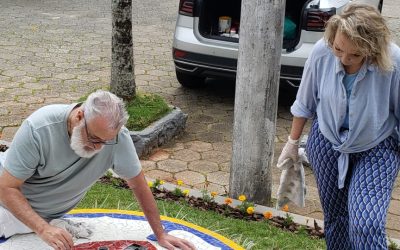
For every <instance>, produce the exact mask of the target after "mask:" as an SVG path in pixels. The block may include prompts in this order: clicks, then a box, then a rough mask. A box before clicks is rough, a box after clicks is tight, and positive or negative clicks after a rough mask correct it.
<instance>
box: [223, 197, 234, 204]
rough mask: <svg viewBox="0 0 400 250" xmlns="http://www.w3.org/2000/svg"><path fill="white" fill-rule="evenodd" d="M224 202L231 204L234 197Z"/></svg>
mask: <svg viewBox="0 0 400 250" xmlns="http://www.w3.org/2000/svg"><path fill="white" fill-rule="evenodd" d="M224 202H225V204H227V205H229V204H231V203H232V199H231V198H226V199H225V201H224Z"/></svg>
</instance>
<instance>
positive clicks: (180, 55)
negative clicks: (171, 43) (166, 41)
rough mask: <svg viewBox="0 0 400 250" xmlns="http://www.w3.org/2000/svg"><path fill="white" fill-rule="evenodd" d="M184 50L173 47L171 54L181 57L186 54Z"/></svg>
mask: <svg viewBox="0 0 400 250" xmlns="http://www.w3.org/2000/svg"><path fill="white" fill-rule="evenodd" d="M186 54H187V53H186V51H182V50H179V49H175V48H174V49H173V55H174V58H182V57H185V56H186Z"/></svg>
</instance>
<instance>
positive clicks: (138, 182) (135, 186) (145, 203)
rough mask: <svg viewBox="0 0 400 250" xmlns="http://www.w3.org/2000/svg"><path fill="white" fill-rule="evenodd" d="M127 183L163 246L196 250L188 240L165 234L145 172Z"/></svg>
mask: <svg viewBox="0 0 400 250" xmlns="http://www.w3.org/2000/svg"><path fill="white" fill-rule="evenodd" d="M127 182H128V185H129V187H130V188H131V189H132V192H133V193H134V195H135V196H136V199H137V200H138V201H139V204H140V207H141V208H142V210H143V212H144V214H145V215H146V218H147V220H148V222H149V224H150V226H151V229H152V230H153V232H154V234H155V235H156V237H157V240H158V243H159V244H160V245H161V246H163V247H165V248H167V249H175V248H174V246H175V247H179V248H180V249H185V250H186V249H189V250H191V249H196V248H195V247H194V245H193V244H192V243H190V242H188V241H187V240H183V239H179V238H176V237H174V236H172V235H169V234H167V233H165V231H164V229H163V227H162V225H161V221H160V213H159V211H158V208H157V205H156V202H155V200H154V197H153V194H152V192H151V190H150V188H149V186H148V185H147V182H146V179H145V177H144V174H143V172H141V173H140V174H139V175H137V176H136V177H133V178H131V179H129V180H128V181H127Z"/></svg>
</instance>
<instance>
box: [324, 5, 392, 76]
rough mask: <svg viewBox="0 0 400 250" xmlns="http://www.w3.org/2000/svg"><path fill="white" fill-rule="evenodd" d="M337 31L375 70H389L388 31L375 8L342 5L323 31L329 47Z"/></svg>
mask: <svg viewBox="0 0 400 250" xmlns="http://www.w3.org/2000/svg"><path fill="white" fill-rule="evenodd" d="M337 32H341V33H342V34H344V35H346V36H347V37H348V38H349V39H350V40H351V41H352V42H353V43H354V45H355V47H356V48H357V49H358V51H359V52H360V54H361V55H363V56H365V57H366V59H367V60H369V62H370V63H372V64H375V65H376V66H378V68H379V69H381V70H383V71H390V70H392V69H393V63H392V60H391V57H390V55H389V46H390V42H391V35H390V31H389V28H388V27H387V25H386V22H385V19H384V18H383V17H382V15H381V14H380V13H379V11H378V10H377V9H376V8H375V7H373V6H371V5H367V4H355V3H353V4H349V5H348V6H347V7H346V8H344V10H343V13H342V14H340V15H334V16H333V17H331V18H330V19H329V21H328V22H327V25H326V29H325V34H324V37H325V40H326V41H327V42H328V44H329V46H330V47H331V48H332V47H333V41H334V40H335V36H336V33H337Z"/></svg>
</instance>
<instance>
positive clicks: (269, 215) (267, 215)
mask: <svg viewBox="0 0 400 250" xmlns="http://www.w3.org/2000/svg"><path fill="white" fill-rule="evenodd" d="M264 218H265V219H267V220H269V219H271V218H272V213H271V212H270V211H267V212H265V213H264Z"/></svg>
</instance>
